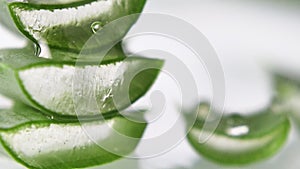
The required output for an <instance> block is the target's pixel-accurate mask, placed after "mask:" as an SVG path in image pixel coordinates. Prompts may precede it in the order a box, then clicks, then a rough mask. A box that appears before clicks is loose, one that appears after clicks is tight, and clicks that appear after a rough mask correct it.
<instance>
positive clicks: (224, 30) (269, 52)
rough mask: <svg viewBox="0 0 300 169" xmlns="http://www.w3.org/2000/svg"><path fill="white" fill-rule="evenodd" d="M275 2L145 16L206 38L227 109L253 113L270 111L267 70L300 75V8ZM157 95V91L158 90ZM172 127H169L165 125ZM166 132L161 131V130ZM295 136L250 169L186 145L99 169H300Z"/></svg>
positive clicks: (6, 165)
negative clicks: (164, 17)
mask: <svg viewBox="0 0 300 169" xmlns="http://www.w3.org/2000/svg"><path fill="white" fill-rule="evenodd" d="M276 2H278V1H276ZM276 2H275V1H274V2H273V3H272V1H271V0H269V1H267V0H265V1H251V2H247V1H242V0H240V1H239V0H231V1H222V0H187V1H182V0H180V1H179V0H164V1H161V0H148V4H147V6H146V8H145V12H159V13H166V14H170V15H173V16H177V17H179V18H183V19H185V20H186V21H188V22H189V23H191V24H193V25H194V26H196V27H197V28H198V29H199V31H201V32H202V33H203V34H204V35H206V37H207V38H208V39H209V41H210V42H211V43H212V45H213V46H214V47H215V49H216V51H217V53H218V55H219V58H220V60H221V62H222V64H223V68H224V71H225V72H224V73H225V78H226V92H227V104H226V106H227V109H228V110H231V111H237V112H241V113H248V112H251V111H254V110H256V109H258V108H261V107H264V106H266V105H267V104H268V103H269V102H270V98H271V96H272V94H273V93H272V89H271V84H270V77H269V76H268V73H267V72H265V70H264V69H263V68H262V66H265V65H269V64H273V65H276V66H277V67H280V68H288V69H290V70H294V71H298V72H300V66H299V64H300V62H299V56H298V55H300V48H299V44H300V20H299V16H300V11H299V8H300V7H299V6H298V7H299V8H297V7H295V6H289V5H287V4H284V2H282V3H281V4H280V5H277V4H276ZM287 3H288V2H287ZM174 29H175V28H174ZM0 35H1V36H5V38H2V40H0V47H1V48H6V47H14V46H15V45H16V46H22V43H23V42H22V41H18V39H17V38H15V37H13V36H11V35H10V34H8V33H7V31H6V30H4V29H3V28H1V27H0ZM137 41H143V39H138V40H137ZM15 42H16V43H15ZM138 44H140V47H143V45H151V44H156V45H158V46H161V48H164V45H165V44H163V43H161V42H160V41H157V40H152V41H151V40H149V39H147V38H144V42H143V43H139V42H137V43H136V44H135V43H134V42H132V49H133V50H138V48H139V45H138ZM16 46H15V47H16ZM165 47H166V46H165ZM176 50H179V49H176ZM154 57H155V56H154ZM182 57H183V58H184V56H182ZM195 69H196V68H195ZM197 73H198V72H197ZM199 77H201V78H203V80H205V79H206V75H205V74H201V73H200V74H199ZM201 78H200V79H201ZM157 83H158V84H159V83H160V82H159V81H158V82H157ZM201 87H202V86H201ZM170 89H171V88H170ZM152 90H154V91H155V87H154V88H153V89H152ZM201 92H203V93H201V95H203V96H209V93H210V91H209V86H208V84H206V82H203V90H201ZM0 100H1V99H0ZM0 104H1V105H2V104H4V105H5V101H3V100H1V102H0ZM174 117H176V114H175V113H174V114H173V115H172V114H171V113H170V117H169V118H170V119H171V118H174ZM166 119H167V118H166ZM168 123H169V121H166V122H161V123H160V124H161V125H166V124H168ZM167 127H168V126H162V128H167ZM182 129H184V124H182ZM148 131H151V132H152V133H146V135H147V136H148V137H150V136H151V134H153V135H154V134H155V133H154V132H153V131H154V130H151V129H149V130H148ZM296 132H297V131H294V132H293V134H292V135H293V137H292V138H291V139H290V143H289V144H287V145H286V146H285V148H284V149H283V151H282V152H281V153H280V154H278V155H277V156H275V157H274V158H272V159H270V160H267V161H264V162H260V163H257V164H254V165H250V166H246V167H223V166H219V165H216V164H213V163H211V162H208V161H207V160H203V159H201V157H199V156H198V155H196V153H195V152H194V151H193V150H192V148H191V147H190V146H189V144H188V142H186V141H185V142H183V143H181V144H180V145H179V146H178V147H177V148H175V149H174V150H172V151H170V152H169V153H166V154H164V155H163V156H159V157H156V158H152V159H147V160H140V161H136V160H121V161H118V162H115V163H112V164H108V165H105V166H103V167H96V168H95V169H104V168H128V167H126V166H129V168H132V169H135V168H140V169H166V168H169V169H187V168H191V169H199V168H203V169H206V168H207V169H220V168H222V169H282V168H287V166H288V168H289V169H298V168H300V161H299V160H298V157H300V146H299V139H300V138H299V136H298V135H297V134H295V133H296ZM124 161H125V162H124ZM0 164H1V168H3V169H12V168H13V169H21V168H22V167H19V166H17V165H15V164H13V163H11V162H7V161H6V160H1V161H0ZM10 164H11V165H10ZM18 167H19V168H18Z"/></svg>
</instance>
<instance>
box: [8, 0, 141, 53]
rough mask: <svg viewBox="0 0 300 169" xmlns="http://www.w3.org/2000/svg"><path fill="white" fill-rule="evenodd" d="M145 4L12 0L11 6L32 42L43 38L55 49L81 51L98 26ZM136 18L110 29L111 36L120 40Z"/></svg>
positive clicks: (130, 1) (104, 0) (131, 0)
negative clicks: (51, 3) (111, 31)
mask: <svg viewBox="0 0 300 169" xmlns="http://www.w3.org/2000/svg"><path fill="white" fill-rule="evenodd" d="M144 5H145V0H92V1H91V0H86V1H84V2H80V3H78V4H77V3H75V4H72V5H62V4H59V5H40V4H29V3H20V2H13V3H10V4H9V9H10V12H11V15H12V17H13V18H14V21H15V23H16V25H17V27H18V28H19V30H20V31H21V32H22V33H23V34H24V35H26V36H27V37H28V38H29V39H30V40H32V41H33V42H35V43H38V41H44V42H46V43H47V44H48V45H49V46H50V47H53V48H60V49H65V50H74V51H80V50H81V49H82V47H83V45H84V44H85V43H86V42H87V40H88V39H89V38H90V37H91V36H93V35H94V32H95V27H97V29H98V28H99V29H101V28H102V27H104V26H105V25H107V24H109V23H110V22H112V21H114V20H116V19H119V18H121V17H123V16H127V15H131V14H136V13H140V12H141V11H142V9H143V7H144ZM137 18H138V16H136V17H132V18H131V19H128V20H126V23H125V22H124V23H122V24H119V25H117V26H114V27H113V28H111V29H114V31H113V33H111V35H109V37H111V39H114V40H115V41H119V40H121V39H122V38H123V37H124V36H125V34H126V33H127V32H128V30H129V29H130V27H131V26H132V25H133V24H134V23H135V22H136V20H137ZM109 43H111V42H109ZM98 45H99V44H95V47H99V46H98ZM102 45H110V44H102Z"/></svg>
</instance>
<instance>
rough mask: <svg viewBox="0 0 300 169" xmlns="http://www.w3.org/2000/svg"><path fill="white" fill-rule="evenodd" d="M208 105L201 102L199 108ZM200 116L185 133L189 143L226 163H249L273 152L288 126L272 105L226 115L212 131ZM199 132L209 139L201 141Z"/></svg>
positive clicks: (285, 135)
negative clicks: (208, 129)
mask: <svg viewBox="0 0 300 169" xmlns="http://www.w3.org/2000/svg"><path fill="white" fill-rule="evenodd" d="M208 109H209V108H208ZM208 109H207V105H205V104H201V105H200V109H199V110H200V111H201V110H202V112H203V110H208ZM200 111H199V112H200ZM199 117H200V118H199V119H197V122H196V123H195V125H194V127H193V128H192V129H191V131H190V133H189V134H188V138H189V141H190V143H191V144H192V145H193V147H194V148H195V149H196V150H197V151H198V152H199V153H200V154H201V155H203V156H204V157H206V158H208V159H210V160H213V161H216V162H218V163H222V164H228V165H241V164H248V163H252V162H256V161H259V160H262V159H265V158H268V157H270V156H272V155H274V154H275V153H276V152H278V151H279V150H280V148H281V147H282V146H283V144H284V143H285V141H286V140H287V137H288V133H289V130H290V122H289V120H288V118H287V116H286V114H285V113H284V112H280V111H279V112H278V111H277V109H276V108H275V107H274V108H270V109H269V110H265V111H263V112H260V113H257V114H255V115H251V116H240V115H234V114H233V115H229V116H225V117H223V118H222V120H221V122H220V123H219V125H218V127H217V129H216V131H214V132H213V133H211V132H209V131H206V130H204V129H203V124H204V120H203V119H202V118H201V117H202V116H199ZM200 134H203V135H207V136H210V138H209V140H208V141H206V142H205V143H202V141H201V140H200Z"/></svg>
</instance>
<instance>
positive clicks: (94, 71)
mask: <svg viewBox="0 0 300 169" xmlns="http://www.w3.org/2000/svg"><path fill="white" fill-rule="evenodd" d="M26 52H29V53H30V50H27V49H19V50H5V51H1V52H0V59H1V60H2V61H1V62H0V83H1V86H0V93H2V94H3V95H5V96H7V97H11V98H13V99H15V100H18V101H21V102H23V103H25V104H28V105H31V106H33V107H35V108H37V109H39V110H42V111H43V112H45V113H48V114H49V115H52V116H54V117H57V118H59V117H61V118H64V117H66V118H74V119H77V117H76V116H82V117H84V116H94V115H99V114H100V113H101V114H102V115H105V114H110V113H114V112H117V110H120V109H124V108H126V107H127V106H129V105H130V104H131V103H132V102H134V101H136V100H137V99H139V98H140V97H141V96H143V95H144V94H145V93H146V92H147V91H148V89H149V88H150V86H151V85H152V84H153V82H154V81H155V79H156V77H157V75H158V74H159V72H160V70H159V69H160V68H161V67H162V65H163V61H161V60H155V59H146V58H134V57H133V58H128V59H125V60H114V61H109V62H105V63H102V64H100V65H97V64H94V63H88V64H86V63H82V64H79V65H75V63H71V62H55V61H53V60H47V59H42V58H37V57H34V56H32V54H31V55H30V54H28V55H27V54H26ZM145 67H151V69H146V70H145ZM124 92H125V94H128V97H129V102H128V101H124V100H122V99H121V100H120V99H118V102H117V103H116V101H115V100H114V97H117V95H118V93H121V95H122V96H121V98H122V97H124V98H125V97H126V95H124V96H123V94H124ZM126 92H127V93H126ZM118 98H120V96H119V97H118ZM93 101H94V102H93ZM75 106H76V107H75ZM79 110H83V111H79ZM75 111H76V113H77V114H76V113H75Z"/></svg>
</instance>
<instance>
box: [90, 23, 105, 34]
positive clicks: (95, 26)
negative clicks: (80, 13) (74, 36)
mask: <svg viewBox="0 0 300 169" xmlns="http://www.w3.org/2000/svg"><path fill="white" fill-rule="evenodd" d="M102 26H103V24H102V22H99V21H97V22H93V23H92V25H91V28H92V31H93V33H97V31H99V30H101V29H102Z"/></svg>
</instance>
